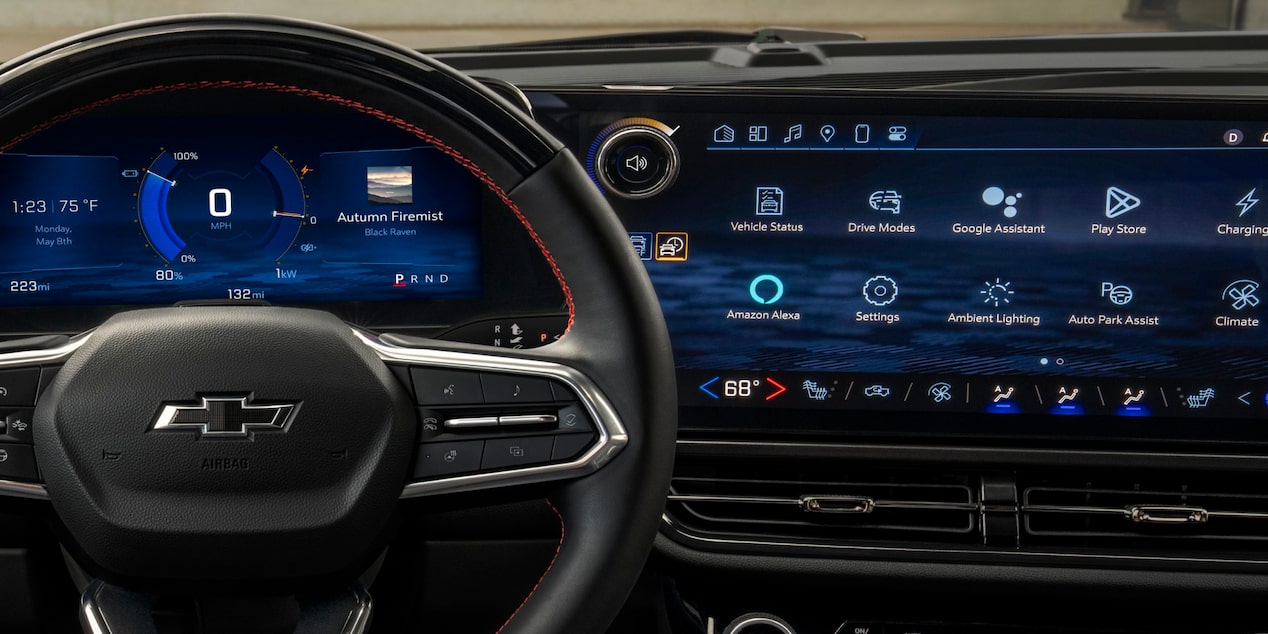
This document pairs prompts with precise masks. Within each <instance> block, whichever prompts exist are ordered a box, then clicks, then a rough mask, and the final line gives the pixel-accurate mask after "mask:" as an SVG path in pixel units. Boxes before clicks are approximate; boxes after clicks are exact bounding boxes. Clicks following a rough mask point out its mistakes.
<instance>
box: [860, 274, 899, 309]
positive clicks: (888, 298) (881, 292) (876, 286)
mask: <svg viewBox="0 0 1268 634" xmlns="http://www.w3.org/2000/svg"><path fill="white" fill-rule="evenodd" d="M863 299H865V300H867V303H869V304H871V305H873V306H888V305H890V304H892V303H893V302H894V300H895V299H898V282H895V281H894V280H893V278H891V277H886V276H884V275H877V276H876V277H873V278H871V279H869V280H867V281H866V282H864V283H863Z"/></svg>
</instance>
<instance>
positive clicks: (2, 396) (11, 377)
mask: <svg viewBox="0 0 1268 634" xmlns="http://www.w3.org/2000/svg"><path fill="white" fill-rule="evenodd" d="M39 387H40V369H39V368H22V369H21V370H3V371H0V407H3V406H7V407H13V406H15V405H16V406H27V407H29V406H31V405H35V393H36V391H37V390H38V389H39Z"/></svg>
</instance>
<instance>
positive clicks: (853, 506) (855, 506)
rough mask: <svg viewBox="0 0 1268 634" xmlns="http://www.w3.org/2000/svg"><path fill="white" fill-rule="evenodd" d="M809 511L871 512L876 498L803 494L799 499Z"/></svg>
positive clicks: (874, 506) (804, 508)
mask: <svg viewBox="0 0 1268 634" xmlns="http://www.w3.org/2000/svg"><path fill="white" fill-rule="evenodd" d="M798 504H800V505H801V510H803V511H805V512H807V513H856V514H863V513H871V512H872V511H874V510H876V500H874V499H872V498H870V497H867V496H863V495H803V496H801V499H800V500H799V501H798Z"/></svg>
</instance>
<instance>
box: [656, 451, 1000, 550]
mask: <svg viewBox="0 0 1268 634" xmlns="http://www.w3.org/2000/svg"><path fill="white" fill-rule="evenodd" d="M976 491H977V489H976V488H975V487H974V486H971V485H970V481H969V480H968V479H967V478H961V477H957V476H953V475H941V474H931V473H920V472H893V471H880V470H876V471H871V470H843V469H842V468H841V466H840V465H839V464H837V465H829V464H826V463H825V464H815V463H813V462H811V463H804V462H782V461H777V462H771V461H761V462H744V461H739V462H732V461H716V462H715V461H709V462H707V463H705V462H692V463H686V464H683V463H681V462H680V464H679V467H678V470H677V472H676V474H675V477H674V479H673V482H672V484H671V491H670V496H669V505H668V508H667V513H668V516H669V518H670V520H671V521H672V522H673V523H674V524H675V525H676V526H677V527H678V528H679V529H681V530H686V531H689V532H692V533H694V534H697V535H700V536H707V537H713V538H718V539H739V540H762V539H777V540H789V539H792V540H796V541H816V542H822V541H827V542H834V543H835V542H869V543H877V542H902V543H904V544H909V543H912V542H917V543H933V544H948V543H955V544H971V543H980V540H981V537H980V531H979V528H978V522H979V518H978V516H979V513H980V505H979V503H978V499H977V494H976Z"/></svg>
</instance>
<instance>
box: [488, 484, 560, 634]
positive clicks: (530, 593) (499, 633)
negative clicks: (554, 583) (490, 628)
mask: <svg viewBox="0 0 1268 634" xmlns="http://www.w3.org/2000/svg"><path fill="white" fill-rule="evenodd" d="M546 506H549V507H550V510H552V511H554V512H555V517H558V518H559V545H558V546H555V554H554V556H553V557H551V558H550V563H549V564H546V570H545V572H543V573H542V576H541V577H540V578H539V579H538V580H537V583H536V584H535V585H534V586H533V589H532V590H529V591H528V596H526V597H524V600H523V601H520V606H519V607H518V608H515V611H514V612H512V613H511V616H508V617H506V622H505V623H503V624H502V627H499V628H498V631H497V632H495V633H494V634H502V630H504V629H506V626H508V625H510V624H511V621H513V620H515V617H516V615H518V614H519V613H520V610H523V609H524V606H525V605H527V604H528V600H529V599H531V598H533V595H534V594H536V593H537V589H538V588H540V587H542V582H543V581H545V580H546V575H548V574H550V570H551V569H552V568H554V567H555V561H556V560H558V559H559V551H560V550H563V547H564V532H565V528H564V514H563V513H560V512H559V509H557V508H555V505H554V504H553V503H551V501H550V500H546Z"/></svg>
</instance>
